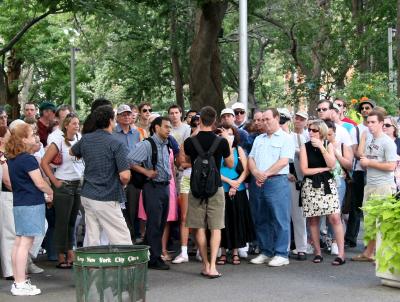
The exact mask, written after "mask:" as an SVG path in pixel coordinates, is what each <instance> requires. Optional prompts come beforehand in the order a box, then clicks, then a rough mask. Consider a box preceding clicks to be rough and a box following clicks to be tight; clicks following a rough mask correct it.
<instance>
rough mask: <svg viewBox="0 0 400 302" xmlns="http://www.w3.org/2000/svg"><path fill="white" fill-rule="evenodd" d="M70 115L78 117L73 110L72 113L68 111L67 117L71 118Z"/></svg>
mask: <svg viewBox="0 0 400 302" xmlns="http://www.w3.org/2000/svg"><path fill="white" fill-rule="evenodd" d="M69 117H77V115H76V114H75V113H73V112H71V113H68V114H67V115H66V116H65V118H69Z"/></svg>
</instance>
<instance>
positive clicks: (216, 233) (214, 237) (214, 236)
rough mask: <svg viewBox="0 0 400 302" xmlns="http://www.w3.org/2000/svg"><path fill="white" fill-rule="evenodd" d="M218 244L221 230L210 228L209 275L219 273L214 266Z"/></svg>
mask: <svg viewBox="0 0 400 302" xmlns="http://www.w3.org/2000/svg"><path fill="white" fill-rule="evenodd" d="M220 244H221V230H211V239H210V249H211V255H210V271H209V275H213V276H214V275H218V274H219V273H218V271H217V268H216V262H217V254H218V249H219V247H220Z"/></svg>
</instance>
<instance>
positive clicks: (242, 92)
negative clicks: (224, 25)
mask: <svg viewBox="0 0 400 302" xmlns="http://www.w3.org/2000/svg"><path fill="white" fill-rule="evenodd" d="M239 19H240V25H239V49H240V50H239V62H240V63H239V64H240V65H239V74H240V77H239V85H240V88H239V98H240V102H241V103H243V105H244V107H245V108H246V112H249V111H248V93H249V91H248V86H249V69H248V49H247V0H239Z"/></svg>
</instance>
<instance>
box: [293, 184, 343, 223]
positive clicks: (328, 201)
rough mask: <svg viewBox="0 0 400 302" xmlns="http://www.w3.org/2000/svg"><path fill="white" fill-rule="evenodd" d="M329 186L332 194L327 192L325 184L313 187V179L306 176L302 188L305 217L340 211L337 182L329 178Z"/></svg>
mask: <svg viewBox="0 0 400 302" xmlns="http://www.w3.org/2000/svg"><path fill="white" fill-rule="evenodd" d="M328 182H329V187H330V188H331V192H332V194H325V192H324V184H321V187H320V188H313V186H312V180H311V179H309V178H306V179H305V180H304V182H303V187H302V189H301V198H302V203H303V214H304V216H305V217H315V216H324V215H329V214H333V213H340V207H339V197H338V192H337V189H336V184H335V181H334V180H333V179H329V181H328Z"/></svg>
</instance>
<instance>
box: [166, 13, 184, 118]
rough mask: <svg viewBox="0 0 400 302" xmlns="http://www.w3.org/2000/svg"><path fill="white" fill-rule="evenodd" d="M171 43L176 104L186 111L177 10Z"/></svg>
mask: <svg viewBox="0 0 400 302" xmlns="http://www.w3.org/2000/svg"><path fill="white" fill-rule="evenodd" d="M170 22H171V23H170V43H171V63H172V72H173V75H174V84H175V96H176V102H177V104H178V105H179V106H181V108H182V110H183V111H185V100H184V98H183V80H182V71H181V66H180V63H179V55H178V51H177V47H176V43H177V37H176V8H175V7H174V8H172V9H171V14H170Z"/></svg>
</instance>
